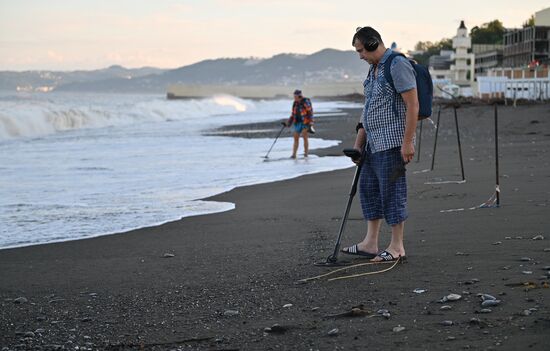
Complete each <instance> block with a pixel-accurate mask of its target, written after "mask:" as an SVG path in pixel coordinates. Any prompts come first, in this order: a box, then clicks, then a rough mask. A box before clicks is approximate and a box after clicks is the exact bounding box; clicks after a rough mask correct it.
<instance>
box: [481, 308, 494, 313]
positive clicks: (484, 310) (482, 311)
mask: <svg viewBox="0 0 550 351" xmlns="http://www.w3.org/2000/svg"><path fill="white" fill-rule="evenodd" d="M491 312H493V310H492V309H490V308H482V309H481V310H480V311H479V313H491Z"/></svg>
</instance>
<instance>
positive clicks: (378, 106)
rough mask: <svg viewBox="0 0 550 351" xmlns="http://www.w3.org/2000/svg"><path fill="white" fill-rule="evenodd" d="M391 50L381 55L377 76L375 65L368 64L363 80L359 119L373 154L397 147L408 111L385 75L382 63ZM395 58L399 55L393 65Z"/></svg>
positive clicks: (402, 134) (403, 130) (400, 141)
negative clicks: (368, 67)
mask: <svg viewBox="0 0 550 351" xmlns="http://www.w3.org/2000/svg"><path fill="white" fill-rule="evenodd" d="M391 52H392V51H391V49H388V50H386V52H385V53H384V56H382V59H381V60H380V62H379V63H378V72H377V75H376V77H374V68H375V66H374V65H371V67H370V69H369V73H368V75H367V78H366V79H365V81H364V82H363V87H364V89H365V108H364V109H363V115H362V117H361V122H362V123H363V126H364V128H365V132H366V133H367V142H368V145H369V146H370V149H371V152H373V153H374V152H379V151H384V150H389V149H392V148H394V147H400V146H401V144H402V143H403V136H404V135H405V119H406V111H407V109H406V106H405V102H404V101H403V98H402V97H401V94H399V93H398V92H397V91H395V90H394V89H393V88H392V87H391V85H390V83H388V81H387V80H386V78H385V77H384V64H385V62H386V60H387V58H388V56H389V55H390V54H391ZM398 59H400V58H399V57H396V58H395V59H393V61H392V66H393V65H394V64H395V63H396V62H397V60H398ZM407 63H408V62H407ZM394 80H395V78H394Z"/></svg>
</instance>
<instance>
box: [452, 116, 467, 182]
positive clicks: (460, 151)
mask: <svg viewBox="0 0 550 351" xmlns="http://www.w3.org/2000/svg"><path fill="white" fill-rule="evenodd" d="M453 109H454V111H455V125H456V140H457V142H458V157H459V158H460V172H461V173H462V181H465V180H466V178H465V177H464V162H463V161H462V146H461V145H460V131H459V129H458V117H457V114H456V106H453Z"/></svg>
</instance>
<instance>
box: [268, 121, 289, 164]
mask: <svg viewBox="0 0 550 351" xmlns="http://www.w3.org/2000/svg"><path fill="white" fill-rule="evenodd" d="M285 128H286V124H283V126H282V127H281V130H280V131H279V134H277V137H275V140H274V141H273V144H271V147H270V148H269V150H268V151H267V154H265V156H264V158H267V155H269V153H270V152H271V149H273V146H275V143H276V142H277V139H279V137H280V136H281V133H282V132H283V129H285Z"/></svg>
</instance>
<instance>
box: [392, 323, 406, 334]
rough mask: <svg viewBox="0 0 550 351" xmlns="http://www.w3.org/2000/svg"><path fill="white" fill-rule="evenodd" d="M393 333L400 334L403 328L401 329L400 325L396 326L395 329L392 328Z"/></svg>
mask: <svg viewBox="0 0 550 351" xmlns="http://www.w3.org/2000/svg"><path fill="white" fill-rule="evenodd" d="M392 330H393V332H394V333H399V332H402V331H403V330H405V327H402V326H400V325H398V326H397V327H393V329H392Z"/></svg>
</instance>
